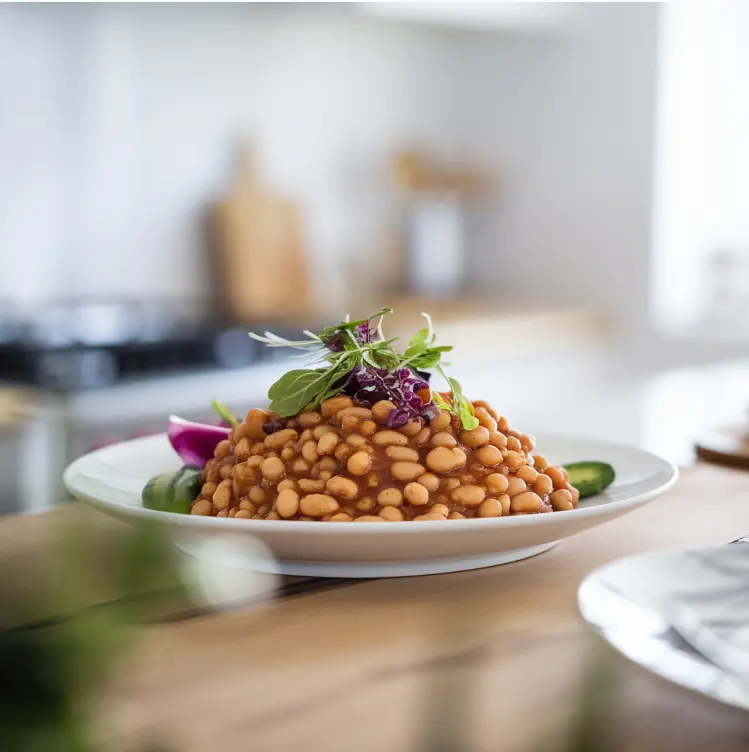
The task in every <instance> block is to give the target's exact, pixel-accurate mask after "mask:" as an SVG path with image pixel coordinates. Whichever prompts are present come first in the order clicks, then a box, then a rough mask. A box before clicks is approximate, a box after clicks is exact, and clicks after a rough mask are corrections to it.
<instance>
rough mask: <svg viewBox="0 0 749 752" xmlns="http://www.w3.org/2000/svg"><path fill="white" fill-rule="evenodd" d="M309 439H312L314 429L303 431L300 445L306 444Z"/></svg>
mask: <svg viewBox="0 0 749 752" xmlns="http://www.w3.org/2000/svg"><path fill="white" fill-rule="evenodd" d="M307 441H312V431H311V430H310V429H309V428H305V429H304V431H302V435H301V436H300V437H299V446H304V444H305V442H307Z"/></svg>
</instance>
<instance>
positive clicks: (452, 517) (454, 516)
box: [447, 512, 466, 520]
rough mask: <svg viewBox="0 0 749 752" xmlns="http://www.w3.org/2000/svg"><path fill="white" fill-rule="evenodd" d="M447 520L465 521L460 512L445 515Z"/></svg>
mask: <svg viewBox="0 0 749 752" xmlns="http://www.w3.org/2000/svg"><path fill="white" fill-rule="evenodd" d="M447 519H448V520H464V519H466V516H465V515H464V514H461V513H460V512H450V514H448V515H447Z"/></svg>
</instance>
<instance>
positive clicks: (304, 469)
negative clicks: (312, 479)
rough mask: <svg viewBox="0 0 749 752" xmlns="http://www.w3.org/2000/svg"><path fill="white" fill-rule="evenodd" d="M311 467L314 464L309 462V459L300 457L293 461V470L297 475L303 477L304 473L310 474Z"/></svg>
mask: <svg viewBox="0 0 749 752" xmlns="http://www.w3.org/2000/svg"><path fill="white" fill-rule="evenodd" d="M311 467H312V466H311V465H310V464H309V462H307V460H305V459H303V458H302V457H299V458H298V459H295V460H294V461H293V462H292V463H291V472H292V473H294V475H296V476H297V477H301V476H304V475H309V471H310V468H311Z"/></svg>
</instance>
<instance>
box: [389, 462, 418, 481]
mask: <svg viewBox="0 0 749 752" xmlns="http://www.w3.org/2000/svg"><path fill="white" fill-rule="evenodd" d="M423 473H424V466H423V465H420V464H419V463H418V462H401V461H398V462H393V464H392V465H391V466H390V475H392V476H393V478H395V480H401V481H404V482H405V481H410V480H416V479H417V478H418V477H419V476H420V475H423Z"/></svg>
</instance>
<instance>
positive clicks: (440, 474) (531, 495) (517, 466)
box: [192, 396, 579, 522]
mask: <svg viewBox="0 0 749 752" xmlns="http://www.w3.org/2000/svg"><path fill="white" fill-rule="evenodd" d="M473 408H474V412H475V415H476V417H477V418H478V421H479V426H478V427H477V428H474V429H473V430H470V431H466V430H463V428H462V427H461V424H460V421H459V419H458V418H457V417H455V416H454V415H452V414H451V413H448V412H444V411H443V412H441V413H440V414H439V415H437V416H436V417H434V418H432V420H430V421H425V420H424V419H421V418H419V419H417V420H411V421H409V422H408V423H407V424H406V425H404V426H403V427H402V428H397V429H393V428H388V427H387V425H386V424H387V419H388V415H389V414H390V411H391V410H393V409H394V405H393V404H392V403H391V402H388V401H381V402H377V403H375V404H374V405H373V406H372V408H371V409H370V408H366V407H357V406H355V405H354V404H353V402H352V400H351V399H350V398H349V397H344V396H341V397H334V398H332V399H329V400H326V401H325V402H323V403H322V404H321V405H320V408H319V410H309V411H305V412H302V413H300V414H299V415H297V416H295V417H293V418H280V417H279V416H277V415H275V414H273V413H268V412H265V411H264V410H257V409H255V410H250V412H249V413H248V414H247V418H246V420H245V421H244V422H243V423H240V424H238V425H237V426H236V427H235V428H234V429H233V430H232V432H231V434H230V436H229V438H228V439H227V440H225V441H222V442H221V443H220V444H219V445H218V446H217V447H216V451H215V455H214V457H213V459H211V460H209V462H208V463H207V465H206V467H205V471H204V483H203V486H202V488H201V491H200V495H199V497H198V498H197V499H196V500H195V501H194V502H193V505H192V514H199V515H209V516H216V517H234V518H237V519H254V520H261V519H265V520H280V519H283V520H310V521H313V520H321V521H330V522H352V521H353V522H382V521H383V520H386V521H391V522H400V521H403V520H417V521H418V520H445V519H448V520H460V519H465V518H472V517H504V516H507V515H517V514H539V513H542V512H552V511H556V512H562V511H566V510H569V509H574V508H575V507H576V506H577V501H578V497H579V494H578V492H577V490H576V489H575V488H573V487H572V486H571V485H570V483H569V481H568V478H567V472H566V471H565V470H564V468H562V467H557V466H553V465H549V463H548V462H547V461H546V458H545V457H543V456H542V455H540V454H533V450H534V442H533V439H532V438H531V437H530V436H526V435H524V434H521V433H518V432H517V431H513V430H512V429H510V425H509V423H508V421H507V418H505V417H500V416H499V415H497V413H496V412H495V411H494V410H493V409H492V408H491V407H490V406H489V405H488V404H487V403H486V402H483V401H478V402H474V403H473Z"/></svg>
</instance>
